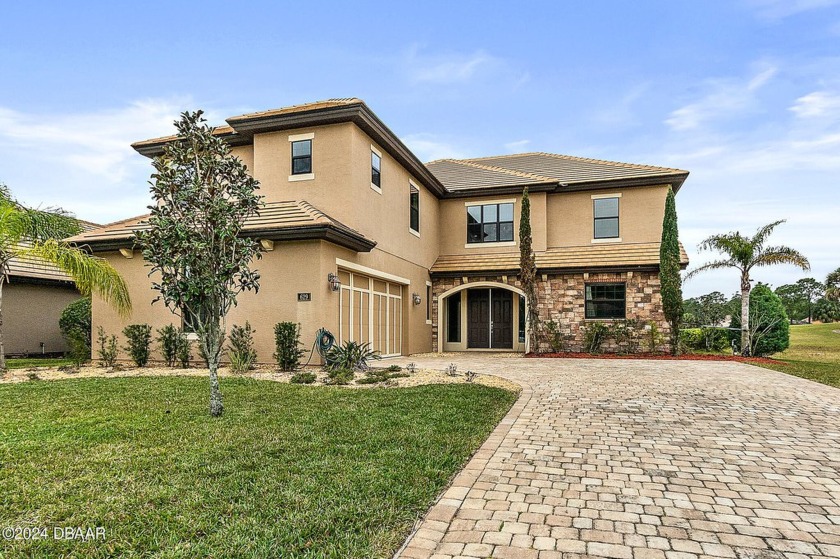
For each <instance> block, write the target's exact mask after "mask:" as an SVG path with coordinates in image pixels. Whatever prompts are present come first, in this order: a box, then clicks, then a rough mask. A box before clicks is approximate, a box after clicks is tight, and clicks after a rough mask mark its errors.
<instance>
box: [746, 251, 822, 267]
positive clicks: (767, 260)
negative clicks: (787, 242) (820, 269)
mask: <svg viewBox="0 0 840 559" xmlns="http://www.w3.org/2000/svg"><path fill="white" fill-rule="evenodd" d="M775 264H792V265H794V266H798V267H800V268H802V269H803V270H805V271H806V272H807V271H808V270H810V269H811V263H810V262H808V259H807V258H805V256H804V255H802V253H800V252H799V251H797V250H794V249H792V248H790V247H785V246H777V247H768V248H766V249H764V250H762V251H761V252H760V253H759V254H758V255H757V256H756V258H755V266H773V265H775Z"/></svg>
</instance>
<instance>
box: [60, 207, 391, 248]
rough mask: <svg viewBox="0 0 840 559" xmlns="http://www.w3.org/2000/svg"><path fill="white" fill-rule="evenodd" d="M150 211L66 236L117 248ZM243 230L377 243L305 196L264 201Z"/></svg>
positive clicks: (130, 239)
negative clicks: (302, 198) (286, 199)
mask: <svg viewBox="0 0 840 559" xmlns="http://www.w3.org/2000/svg"><path fill="white" fill-rule="evenodd" d="M148 218H149V215H148V214H146V215H141V216H137V217H132V218H129V219H124V220H122V221H117V222H114V223H110V224H108V225H105V226H103V227H100V228H99V229H95V230H93V231H87V232H84V233H82V234H80V235H76V236H75V237H71V238H69V239H67V241H68V242H71V243H73V244H75V245H77V246H81V247H89V248H90V249H91V250H93V251H103V250H115V249H118V248H126V247H131V246H133V245H134V231H142V230H145V229H148V228H149V224H148V221H147V220H148ZM243 231H244V232H246V233H247V234H248V235H249V236H259V237H260V238H262V239H272V240H301V239H325V240H328V241H331V242H333V243H335V244H337V245H340V246H343V247H346V248H350V249H352V250H356V251H359V252H368V251H370V250H371V249H373V247H374V246H376V242H375V241H371V240H370V239H367V238H366V237H365V236H364V235H362V234H361V233H359V232H358V231H356V230H354V229H351V228H350V227H347V226H346V225H344V224H342V223H341V222H339V221H336V220H335V219H333V218H331V217H330V216H328V215H327V214H325V213H324V212H322V211H320V210H319V209H317V208H316V207H314V206H313V205H312V204H310V203H309V202H305V201H303V200H291V201H286V202H272V203H268V204H265V206H264V207H263V208H262V209H261V210H260V213H259V215H257V216H254V217H252V218H250V219H248V220H247V221H246V222H245V227H244V228H243Z"/></svg>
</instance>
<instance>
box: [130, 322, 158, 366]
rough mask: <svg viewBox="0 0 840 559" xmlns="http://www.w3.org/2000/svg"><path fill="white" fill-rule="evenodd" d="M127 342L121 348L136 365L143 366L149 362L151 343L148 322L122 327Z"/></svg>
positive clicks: (150, 330) (150, 331)
mask: <svg viewBox="0 0 840 559" xmlns="http://www.w3.org/2000/svg"><path fill="white" fill-rule="evenodd" d="M123 335H124V336H125V337H126V340H127V342H128V343H127V344H126V346H125V347H124V348H123V349H125V351H126V352H127V353H128V355H129V357H131V360H132V361H134V364H135V365H137V366H138V367H145V366H146V364H147V363H148V362H149V353H150V348H151V345H152V327H151V326H149V325H148V324H130V325H128V326H126V327H125V328H124V329H123Z"/></svg>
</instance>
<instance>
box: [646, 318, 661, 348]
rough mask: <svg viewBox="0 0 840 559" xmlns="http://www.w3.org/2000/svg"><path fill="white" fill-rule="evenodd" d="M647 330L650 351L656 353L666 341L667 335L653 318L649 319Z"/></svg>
mask: <svg viewBox="0 0 840 559" xmlns="http://www.w3.org/2000/svg"><path fill="white" fill-rule="evenodd" d="M646 331H647V336H645V343H646V344H647V350H648V353H656V352H657V351H659V348H660V347H662V344H663V343H664V342H665V336H663V335H662V332H661V331H660V330H659V325H658V324H656V322H654V321H652V320H650V321H648V323H647V328H646Z"/></svg>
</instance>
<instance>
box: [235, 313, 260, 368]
mask: <svg viewBox="0 0 840 559" xmlns="http://www.w3.org/2000/svg"><path fill="white" fill-rule="evenodd" d="M228 358H229V359H230V369H231V371H233V372H234V373H244V372H246V371H248V370H250V369H251V367H253V365H254V362H256V360H257V350H256V349H254V330H253V329H252V328H251V324H250V323H249V322H247V321H246V322H245V326H234V327H233V328H231V330H230V339H229V340H228Z"/></svg>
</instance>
